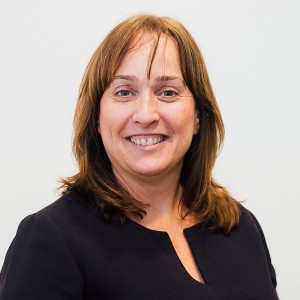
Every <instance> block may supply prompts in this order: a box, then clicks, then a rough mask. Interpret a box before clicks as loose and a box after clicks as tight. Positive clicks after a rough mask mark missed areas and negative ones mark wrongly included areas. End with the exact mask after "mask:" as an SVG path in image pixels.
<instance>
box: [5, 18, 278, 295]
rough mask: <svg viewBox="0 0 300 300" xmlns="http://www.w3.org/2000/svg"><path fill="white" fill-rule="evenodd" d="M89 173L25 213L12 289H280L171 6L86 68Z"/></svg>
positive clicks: (122, 33) (195, 55)
mask: <svg viewBox="0 0 300 300" xmlns="http://www.w3.org/2000/svg"><path fill="white" fill-rule="evenodd" d="M74 127H75V136H74V153H75V156H76V159H77V161H78V165H79V173H78V174H76V175H75V176H73V177H70V178H67V179H64V180H63V181H62V182H63V186H62V187H63V188H64V196H62V197H61V198H60V199H59V200H57V201H56V202H55V203H53V204H51V205H50V206H48V207H46V208H44V209H43V210H41V211H39V212H38V213H36V214H33V215H31V216H28V217H27V218H25V219H24V220H23V221H22V223H21V224H20V227H19V229H18V232H17V235H16V237H15V239H14V241H13V243H12V245H11V247H10V249H9V250H8V253H7V256H6V259H5V263H4V265H3V269H2V273H1V285H0V295H1V296H0V299H1V300H4V299H7V300H14V299H28V300H29V299H30V300H32V299H43V300H46V299H51V300H52V299H239V300H240V299H263V300H267V299H277V294H276V290H275V287H276V278H275V272H274V269H273V267H272V264H271V260H270V256H269V252H268V249H267V245H266V242H265V239H264V236H263V233H262V230H261V228H260V226H259V224H258V222H257V221H256V219H255V218H254V216H253V215H252V214H251V213H250V212H249V211H247V210H246V209H245V208H243V207H242V206H241V205H239V203H238V202H237V201H235V200H234V199H233V198H232V197H231V196H230V194H229V193H228V191H227V190H226V189H225V188H224V187H222V186H220V185H219V184H217V183H216V182H215V181H214V180H213V179H212V168H213V165H214V163H215V160H216V156H217V151H218V149H219V147H220V145H221V144H222V141H223V138H224V127H223V123H222V118H221V115H220V112H219V109H218V105H217V103H216V100H215V97H214V94H213V91H212V88H211V85H210V82H209V78H208V74H207V71H206V68H205V64H204V61H203V59H202V56H201V53H200V51H199V49H198V47H197V45H196V43H195V41H194V40H193V38H192V37H191V35H190V34H189V32H188V31H187V30H186V29H185V28H184V27H183V26H182V25H181V24H180V23H178V22H177V21H175V20H173V19H170V18H161V17H155V16H148V15H141V16H137V17H132V18H129V19H128V20H125V21H124V22H122V23H121V24H119V25H118V26H117V27H116V28H114V29H113V30H112V31H111V32H110V33H109V35H108V36H107V37H106V38H105V40H104V41H103V42H102V43H101V44H100V46H99V47H98V49H97V50H96V52H95V53H94V55H93V57H92V59H91V61H90V63H89V65H88V67H87V69H86V72H85V75H84V78H83V81H82V84H81V89H80V93H79V99H78V104H77V108H76V113H75V119H74Z"/></svg>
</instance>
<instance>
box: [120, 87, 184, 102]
mask: <svg viewBox="0 0 300 300" xmlns="http://www.w3.org/2000/svg"><path fill="white" fill-rule="evenodd" d="M124 93H125V95H124ZM166 93H167V95H166ZM170 93H171V94H172V95H170ZM155 94H156V95H157V96H158V97H161V98H162V100H163V99H167V101H168V100H173V99H174V98H175V97H177V96H178V95H179V93H178V92H176V91H174V90H172V89H166V90H163V91H159V92H158V93H155ZM168 94H169V95H168ZM134 95H135V93H134V92H132V91H130V90H129V89H124V88H123V89H121V90H119V91H117V92H116V93H115V96H117V97H120V98H124V99H126V98H129V97H132V96H134Z"/></svg>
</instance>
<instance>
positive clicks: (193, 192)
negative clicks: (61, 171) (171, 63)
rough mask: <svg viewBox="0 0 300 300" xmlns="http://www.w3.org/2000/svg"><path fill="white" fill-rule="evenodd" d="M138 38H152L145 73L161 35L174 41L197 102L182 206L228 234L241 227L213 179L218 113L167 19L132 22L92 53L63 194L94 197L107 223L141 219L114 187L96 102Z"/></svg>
mask: <svg viewBox="0 0 300 300" xmlns="http://www.w3.org/2000/svg"><path fill="white" fill-rule="evenodd" d="M140 33H151V34H152V35H153V37H154V38H155V40H156V43H154V46H153V47H154V48H153V53H152V57H151V59H150V66H149V74H150V68H151V62H152V61H153V58H154V56H155V51H156V48H157V45H158V41H159V38H160V36H161V34H165V35H167V36H169V37H171V38H172V39H173V40H174V41H175V42H176V44H177V47H178V51H179V57H180V65H181V71H182V75H183V78H184V80H185V83H186V85H187V87H188V88H189V90H190V91H191V92H192V94H193V96H194V99H195V103H196V109H197V111H198V116H199V122H200V123H199V125H200V126H199V132H198V133H197V135H195V136H194V137H193V140H192V144H191V146H190V148H189V150H188V152H187V153H186V155H185V157H184V162H183V168H182V173H181V177H180V183H181V185H182V187H183V200H182V201H183V202H184V204H185V206H186V207H187V208H188V209H189V212H190V213H193V214H195V216H196V217H197V219H199V221H201V222H203V224H210V226H209V227H210V228H211V229H212V230H222V231H225V232H229V231H230V230H231V229H232V227H233V226H235V225H237V224H238V222H239V217H240V210H239V204H238V202H237V201H236V200H234V199H233V198H232V197H231V196H230V195H229V193H228V191H227V190H226V189H225V188H224V187H222V186H221V185H219V184H218V183H216V182H215V181H214V179H213V178H212V169H213V166H214V163H215V161H216V158H217V154H218V150H219V149H220V147H221V145H222V142H223V139H224V125H223V121H222V118H221V114H220V111H219V108H218V105H217V102H216V99H215V96H214V93H213V90H212V87H211V84H210V81H209V77H208V73H207V70H206V67H205V63H204V61H203V58H202V55H201V53H200V50H199V48H198V46H197V44H196V42H195V41H194V39H193V37H192V36H191V35H190V33H189V32H188V31H187V29H186V28H185V27H184V26H183V25H182V24H180V23H179V22H178V21H176V20H174V19H171V18H167V17H157V16H152V15H139V16H135V17H131V18H129V19H127V20H125V21H123V22H122V23H120V24H119V25H118V26H116V27H115V28H114V29H113V30H112V31H111V32H110V33H109V34H108V35H107V37H106V38H105V39H104V40H103V42H102V43H101V44H100V46H99V47H98V48H97V49H96V51H95V53H94V55H93V56H92V58H91V60H90V62H89V64H88V66H87V68H86V71H85V74H84V77H83V79H82V82H81V86H80V91H79V97H78V103H77V107H76V111H75V117H74V142H73V152H74V155H75V157H76V159H77V162H78V166H79V172H78V174H76V175H74V176H72V177H68V178H65V179H62V180H61V182H62V183H63V185H62V186H61V187H62V188H64V192H63V193H64V194H69V193H71V192H76V193H77V194H79V195H81V196H82V197H89V198H92V199H93V200H94V201H96V202H97V204H98V206H99V208H100V210H101V212H102V214H103V216H104V217H105V218H106V219H108V220H117V221H119V222H124V221H125V220H126V218H128V217H130V216H133V215H135V216H140V217H141V218H142V217H143V215H144V214H145V207H146V206H145V204H142V203H141V202H139V201H138V200H136V199H133V198H132V197H131V196H130V195H129V193H128V192H127V191H126V190H124V188H122V187H121V186H120V185H119V184H118V182H117V180H116V178H115V176H114V174H113V172H112V168H111V163H110V160H109V158H108V156H107V154H106V151H105V149H104V146H103V143H102V140H101V136H100V135H99V134H98V132H97V122H98V118H99V106H100V99H101V97H102V95H103V93H104V91H105V90H106V89H107V88H108V87H109V85H110V83H111V82H112V80H113V77H114V75H115V72H116V71H117V69H118V67H119V66H120V64H121V62H122V60H123V58H124V57H125V55H126V54H127V53H128V52H129V51H130V50H132V49H133V48H134V43H135V42H134V41H135V40H136V38H137V36H138V34H140Z"/></svg>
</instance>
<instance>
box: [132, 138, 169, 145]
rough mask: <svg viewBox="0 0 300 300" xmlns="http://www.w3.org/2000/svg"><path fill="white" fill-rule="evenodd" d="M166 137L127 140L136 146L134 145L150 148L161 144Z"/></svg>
mask: <svg viewBox="0 0 300 300" xmlns="http://www.w3.org/2000/svg"><path fill="white" fill-rule="evenodd" d="M165 139H166V137H164V136H162V135H157V136H153V137H142V138H140V137H130V138H129V140H130V141H131V142H132V143H134V144H136V145H141V146H152V145H156V144H159V143H161V142H162V141H164V140H165Z"/></svg>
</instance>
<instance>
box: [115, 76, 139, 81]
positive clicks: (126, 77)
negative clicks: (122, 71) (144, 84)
mask: <svg viewBox="0 0 300 300" xmlns="http://www.w3.org/2000/svg"><path fill="white" fill-rule="evenodd" d="M114 79H124V80H128V81H137V77H136V76H133V75H117V76H115V77H114Z"/></svg>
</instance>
